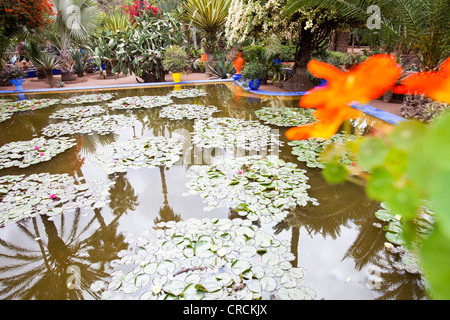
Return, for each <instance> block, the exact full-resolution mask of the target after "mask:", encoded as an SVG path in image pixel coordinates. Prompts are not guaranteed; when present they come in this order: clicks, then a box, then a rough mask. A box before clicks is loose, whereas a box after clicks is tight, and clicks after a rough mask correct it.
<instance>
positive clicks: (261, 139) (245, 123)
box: [192, 118, 282, 150]
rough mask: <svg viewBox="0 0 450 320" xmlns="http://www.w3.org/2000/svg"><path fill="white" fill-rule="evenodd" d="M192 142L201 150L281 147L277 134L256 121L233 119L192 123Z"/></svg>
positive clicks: (215, 119)
mask: <svg viewBox="0 0 450 320" xmlns="http://www.w3.org/2000/svg"><path fill="white" fill-rule="evenodd" d="M192 142H193V143H194V144H196V145H197V146H199V147H202V148H241V149H244V150H260V149H265V148H267V147H268V146H270V147H274V146H276V145H281V144H282V142H281V141H280V140H279V138H278V134H276V133H274V132H272V129H271V128H270V127H269V126H266V125H263V124H261V123H259V122H258V121H252V120H244V119H235V118H209V119H199V120H196V121H195V123H194V131H193V137H192Z"/></svg>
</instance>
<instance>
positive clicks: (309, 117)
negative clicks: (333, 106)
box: [255, 107, 316, 127]
mask: <svg viewBox="0 0 450 320" xmlns="http://www.w3.org/2000/svg"><path fill="white" fill-rule="evenodd" d="M313 112H314V110H312V109H305V108H286V107H282V108H276V107H275V108H274V107H264V108H261V109H259V110H256V111H255V114H256V116H257V117H258V118H259V119H260V120H262V121H264V123H266V124H273V125H277V126H280V127H298V126H302V125H304V124H307V123H312V122H316V118H314V116H313Z"/></svg>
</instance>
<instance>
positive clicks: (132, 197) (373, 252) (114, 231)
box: [0, 84, 425, 299]
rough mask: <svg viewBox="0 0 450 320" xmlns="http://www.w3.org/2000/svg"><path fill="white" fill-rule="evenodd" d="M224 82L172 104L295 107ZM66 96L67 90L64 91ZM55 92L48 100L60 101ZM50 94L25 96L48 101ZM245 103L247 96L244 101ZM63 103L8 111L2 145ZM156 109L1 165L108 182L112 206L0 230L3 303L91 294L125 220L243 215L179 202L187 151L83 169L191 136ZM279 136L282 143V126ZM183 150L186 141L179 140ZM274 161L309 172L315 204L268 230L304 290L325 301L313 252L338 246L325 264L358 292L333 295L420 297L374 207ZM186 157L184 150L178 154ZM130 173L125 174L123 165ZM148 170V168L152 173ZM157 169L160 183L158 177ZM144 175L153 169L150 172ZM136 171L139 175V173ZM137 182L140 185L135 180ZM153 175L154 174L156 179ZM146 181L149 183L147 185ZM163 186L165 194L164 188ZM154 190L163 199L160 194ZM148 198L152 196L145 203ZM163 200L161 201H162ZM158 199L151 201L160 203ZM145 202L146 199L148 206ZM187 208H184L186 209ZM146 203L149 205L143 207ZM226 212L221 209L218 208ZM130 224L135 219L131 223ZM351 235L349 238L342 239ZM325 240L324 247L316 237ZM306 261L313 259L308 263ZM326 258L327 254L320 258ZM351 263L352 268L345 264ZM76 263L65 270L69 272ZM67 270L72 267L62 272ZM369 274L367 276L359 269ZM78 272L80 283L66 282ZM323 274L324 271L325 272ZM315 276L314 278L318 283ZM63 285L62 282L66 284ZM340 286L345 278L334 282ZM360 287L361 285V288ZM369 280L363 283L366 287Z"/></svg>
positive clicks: (352, 190) (287, 155) (241, 111)
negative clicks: (139, 146)
mask: <svg viewBox="0 0 450 320" xmlns="http://www.w3.org/2000/svg"><path fill="white" fill-rule="evenodd" d="M228 86H229V84H227V85H205V86H204V87H203V88H204V89H205V90H206V91H207V92H208V95H207V96H205V97H197V98H187V99H177V98H174V99H173V100H174V102H175V103H183V104H191V103H196V104H200V105H214V106H216V107H218V108H219V110H220V112H218V113H216V114H215V115H214V117H232V118H242V119H247V120H256V119H257V118H256V116H255V114H254V111H255V110H258V109H260V108H262V107H267V106H272V107H282V106H287V107H295V106H298V101H296V100H294V99H290V100H282V99H272V98H269V97H261V98H260V101H256V100H255V99H253V98H252V97H249V96H248V95H247V94H246V93H245V92H240V91H239V90H240V89H242V88H240V87H236V90H228V89H227V87H228ZM171 90H172V88H170V87H167V88H151V89H143V88H141V89H137V90H121V91H118V92H116V97H117V98H121V97H125V96H131V95H165V94H167V93H168V92H170V91H171ZM70 95H72V94H70ZM66 96H67V95H65V94H62V93H61V94H57V95H54V96H53V97H60V98H62V97H66ZM47 97H52V96H51V95H43V96H33V97H31V96H30V97H29V98H47ZM250 98H252V99H253V100H252V99H250ZM65 107H67V106H62V105H54V106H51V107H48V108H45V109H41V110H36V111H31V112H22V113H18V114H14V115H13V117H12V118H11V119H9V120H7V121H4V122H3V123H0V132H1V133H2V134H1V135H0V145H3V144H5V143H8V142H11V141H19V140H29V139H32V138H33V137H36V136H40V135H41V131H42V128H44V127H45V126H46V125H48V124H49V123H53V122H55V121H57V120H53V119H49V118H48V116H49V115H50V114H51V113H52V112H53V111H55V110H58V109H60V108H65ZM159 110H160V108H152V109H145V110H132V111H126V110H114V111H112V110H107V113H108V114H132V115H133V116H135V117H136V119H137V120H138V124H137V125H136V126H135V127H130V128H127V129H126V130H123V131H121V132H114V133H112V134H107V135H99V134H95V133H94V134H89V135H74V137H75V138H76V141H77V144H76V146H75V147H73V148H71V149H69V150H67V151H66V152H64V153H62V154H60V155H58V156H56V157H55V158H53V159H52V160H51V161H50V162H48V163H41V164H36V165H34V166H30V167H28V168H24V169H17V168H9V169H4V170H1V171H0V175H6V174H26V175H29V174H32V173H40V172H48V173H68V174H70V175H71V176H73V177H75V178H76V179H77V180H80V179H87V178H89V177H91V176H93V177H95V178H98V177H102V178H106V179H110V180H111V181H114V185H113V186H112V187H111V189H110V200H111V201H110V203H109V205H107V206H105V207H104V208H102V209H95V210H94V214H87V215H86V214H85V213H83V212H76V213H74V214H62V215H60V216H58V217H56V218H55V219H54V220H51V219H49V218H48V217H46V216H39V217H35V218H29V219H25V220H23V221H21V222H20V223H15V224H10V225H5V226H4V227H3V228H0V266H1V267H0V284H1V288H2V289H1V291H0V295H1V297H2V298H3V299H84V298H98V297H97V295H96V293H95V292H92V291H91V290H90V288H89V286H90V284H91V283H92V282H94V281H95V280H101V279H105V278H107V277H108V276H109V274H110V273H111V272H112V268H111V266H110V262H111V261H112V260H114V259H116V258H117V252H118V251H120V250H122V249H127V248H126V243H125V242H124V235H123V233H124V232H125V231H128V230H129V229H131V228H132V227H133V226H130V224H132V223H136V224H139V223H140V222H146V223H148V218H149V215H151V214H152V215H153V216H151V221H152V222H153V224H157V223H159V222H163V221H164V222H167V221H181V220H182V219H183V218H185V217H192V216H194V217H199V218H203V217H208V218H213V217H228V218H229V219H235V218H241V216H239V215H238V214H237V213H236V212H235V211H234V210H232V209H229V208H225V209H224V210H217V211H213V212H208V213H205V212H202V211H201V209H202V208H203V207H204V204H203V201H202V199H201V198H200V197H197V198H195V197H193V198H189V200H188V201H187V200H186V198H183V197H182V196H181V194H182V193H183V192H186V191H187V189H186V188H183V184H184V183H185V182H187V178H186V176H185V171H186V170H188V169H189V167H190V166H191V165H192V164H199V163H204V162H205V158H202V159H200V160H201V161H200V162H198V161H197V162H196V161H195V159H194V156H195V154H194V155H192V154H190V153H189V157H188V159H187V161H185V162H183V161H180V163H179V164H177V166H175V167H171V168H166V167H164V166H161V167H159V168H154V169H150V170H148V171H146V170H141V171H139V173H138V174H134V175H132V174H130V173H126V174H115V175H111V176H106V175H105V174H103V173H102V172H100V171H99V170H96V169H92V168H90V167H89V164H88V162H87V161H86V159H87V157H88V156H89V155H90V154H94V153H95V152H96V151H97V150H99V149H100V148H107V147H108V146H109V145H110V144H111V143H113V142H116V141H119V140H124V139H129V138H131V137H148V136H165V137H174V136H177V135H178V136H179V135H181V136H186V133H187V136H188V137H189V135H190V132H192V130H193V124H194V121H193V120H169V119H164V118H160V117H159ZM375 123H376V121H374V120H373V119H371V118H370V117H369V118H368V117H364V119H360V120H356V121H354V122H353V123H351V122H347V123H346V124H345V125H344V127H345V128H346V130H347V131H348V132H352V133H356V134H365V133H367V132H368V131H369V130H370V129H371V128H370V125H374V124H375ZM272 127H273V128H274V129H279V130H280V137H281V139H282V140H284V141H285V142H287V141H286V139H285V138H284V131H285V129H284V128H279V127H276V126H272ZM187 144H189V143H187ZM280 150H281V152H280V157H281V158H282V159H283V160H285V161H287V162H293V163H296V164H298V166H299V167H300V168H303V169H305V170H307V175H308V177H309V179H310V180H309V184H310V185H311V189H310V190H309V191H308V192H309V194H310V196H312V197H315V198H317V199H318V202H319V203H320V205H319V206H312V205H309V206H306V207H297V208H295V210H292V212H291V213H290V214H289V215H288V217H287V218H286V219H284V220H283V221H282V222H279V223H274V225H273V226H269V227H268V226H262V225H261V224H260V223H259V221H258V222H255V224H256V225H258V227H261V228H262V227H264V228H265V230H266V231H267V229H269V231H270V228H271V229H272V233H273V234H274V235H275V236H283V237H285V238H286V239H287V240H289V241H291V251H292V253H294V255H295V256H296V259H295V260H294V261H293V262H292V263H293V265H294V266H298V267H306V269H307V272H308V273H309V274H311V277H310V279H311V280H309V281H311V283H307V285H309V286H311V287H313V288H315V286H317V287H320V286H324V287H326V292H324V293H323V297H324V298H327V297H330V296H331V294H328V291H331V289H330V288H331V286H332V283H330V282H327V281H329V278H325V277H321V274H320V271H321V270H320V267H321V266H320V265H319V264H320V263H321V260H320V259H319V258H318V255H319V254H320V253H321V252H322V251H323V252H325V251H326V250H327V249H326V248H328V250H330V249H329V248H334V246H335V245H336V246H339V249H340V250H339V252H338V253H336V254H339V255H340V256H339V260H340V261H337V262H333V263H334V265H333V268H334V269H335V270H339V272H341V273H342V274H344V273H349V272H350V271H351V272H353V274H356V273H357V274H359V275H360V278H362V279H364V281H365V282H364V283H363V284H362V285H360V286H359V287H357V288H356V289H355V287H350V286H347V287H343V286H342V287H339V288H340V289H342V290H341V291H340V292H339V294H340V298H342V299H347V298H349V297H354V296H356V295H357V294H358V293H359V292H364V297H372V296H375V298H377V299H421V298H424V297H425V292H424V289H423V286H422V283H421V281H420V275H418V274H410V273H407V272H406V271H405V270H401V269H397V268H396V267H395V266H396V264H395V262H398V261H399V257H398V256H396V255H394V254H392V253H390V252H388V251H387V250H385V247H384V243H385V242H386V239H385V236H384V231H383V230H382V229H380V228H376V227H374V225H373V224H374V223H375V222H377V223H379V221H377V220H376V218H375V217H374V215H373V213H374V212H375V211H377V210H378V208H379V204H378V203H377V202H374V201H371V200H369V199H368V198H367V197H366V195H365V193H364V189H363V188H362V187H360V186H357V185H354V184H352V183H344V184H339V185H328V184H327V183H326V182H325V180H324V179H323V177H322V176H321V172H320V170H317V169H310V168H307V167H306V166H305V164H304V163H300V162H298V161H297V159H296V158H297V157H296V156H294V155H292V154H291V148H290V147H289V146H287V145H285V146H283V147H281V148H280ZM186 151H187V152H188V151H189V150H188V149H187V148H186ZM130 170H132V169H130ZM151 170H154V171H151ZM156 170H159V177H160V182H158V181H157V180H158V179H157V176H158V172H157V171H156ZM150 172H151V173H150ZM141 173H142V175H141ZM137 176H139V179H138V178H137ZM155 177H156V178H155ZM152 179H153V180H152ZM168 186H169V188H168ZM160 192H161V193H160ZM154 195H155V197H153V196H154ZM161 195H162V197H161ZM158 196H159V197H158ZM152 201H153V202H152ZM187 203H189V206H188V205H186V204H187ZM149 206H151V207H149ZM224 211H225V212H224ZM129 218H135V219H136V221H137V222H136V221H134V222H130V221H131V220H132V219H129ZM141 226H143V227H146V228H151V227H152V225H148V224H144V223H140V225H139V227H141ZM349 233H350V234H351V236H350V237H349V236H347V235H348V234H349ZM322 240H323V241H322ZM309 257H311V259H309ZM325 258H326V259H327V260H326V261H332V258H331V257H325ZM347 265H350V268H351V270H350V271H349V269H346V268H347ZM74 266H75V267H76V268H75V269H73V267H74ZM69 267H72V268H69ZM368 269H371V270H375V271H373V272H372V273H370V272H368V271H367V270H368ZM76 272H79V274H80V275H81V277H79V278H77V277H75V278H74V277H73V276H74V275H75V274H76ZM330 272H331V271H330ZM316 279H319V280H316ZM69 280H71V282H70V283H69V284H70V285H69V286H68V281H69ZM342 281H343V280H342ZM366 282H367V285H366ZM369 284H371V285H369Z"/></svg>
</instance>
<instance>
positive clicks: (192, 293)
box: [183, 282, 206, 300]
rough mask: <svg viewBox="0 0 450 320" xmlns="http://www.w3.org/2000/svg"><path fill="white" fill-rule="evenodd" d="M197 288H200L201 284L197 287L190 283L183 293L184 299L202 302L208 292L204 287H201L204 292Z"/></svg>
mask: <svg viewBox="0 0 450 320" xmlns="http://www.w3.org/2000/svg"><path fill="white" fill-rule="evenodd" d="M196 286H200V287H201V285H199V284H197V285H195V284H194V282H193V283H189V284H188V285H187V286H186V288H185V289H184V291H183V298H184V299H185V300H201V299H203V298H204V297H205V295H206V290H205V289H204V287H201V288H202V290H198V289H197V288H196Z"/></svg>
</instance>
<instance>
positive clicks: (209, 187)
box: [186, 156, 318, 245]
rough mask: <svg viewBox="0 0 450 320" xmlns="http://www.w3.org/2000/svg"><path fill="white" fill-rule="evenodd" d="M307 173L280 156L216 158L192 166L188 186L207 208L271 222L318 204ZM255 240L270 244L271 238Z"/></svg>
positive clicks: (190, 193)
mask: <svg viewBox="0 0 450 320" xmlns="http://www.w3.org/2000/svg"><path fill="white" fill-rule="evenodd" d="M305 173H306V171H305V170H302V169H299V168H297V167H296V165H295V164H293V163H286V162H284V161H283V160H281V159H279V158H278V157H277V156H268V157H267V158H266V159H263V158H262V157H261V156H248V157H240V158H229V159H217V160H215V161H213V164H212V165H210V166H203V165H202V166H192V167H191V168H190V171H189V172H188V176H189V177H190V178H191V180H190V181H189V182H188V183H187V184H186V186H187V187H188V188H189V192H188V195H195V194H199V195H200V197H202V198H203V199H204V200H205V202H207V203H208V207H206V208H205V209H208V208H218V207H223V206H228V207H231V208H233V209H234V210H235V211H236V212H237V213H238V214H239V215H241V216H245V217H247V218H248V219H251V220H260V221H261V222H263V223H270V222H271V221H282V220H283V219H284V218H285V217H286V216H287V214H288V213H289V210H290V209H291V208H294V207H296V206H305V205H307V204H308V203H312V204H313V205H318V202H317V200H316V199H314V198H312V197H309V195H308V193H307V190H308V189H309V188H310V186H309V185H308V184H307V181H308V177H307V176H306V175H305ZM216 177H221V178H220V179H217V178H216ZM267 180H268V181H270V184H267V182H266V181H267ZM231 182H232V183H231ZM268 199H269V200H270V201H267V200H268ZM242 230H244V229H242ZM247 236H253V235H247ZM256 239H257V241H259V242H260V243H262V242H265V243H267V244H268V245H270V241H271V239H264V238H262V236H260V237H259V238H256Z"/></svg>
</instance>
